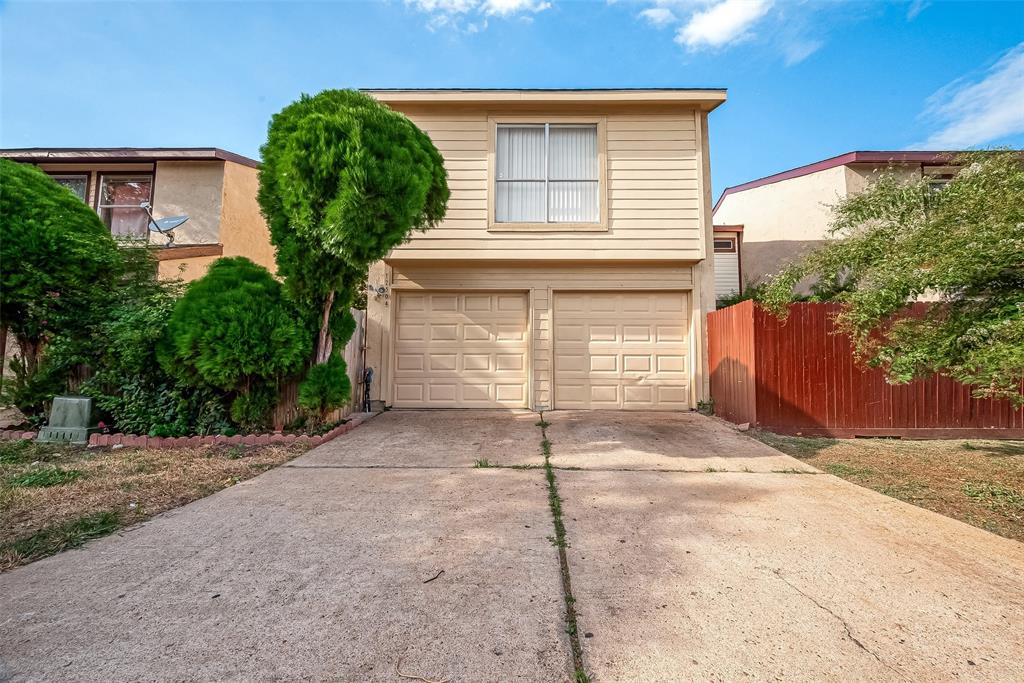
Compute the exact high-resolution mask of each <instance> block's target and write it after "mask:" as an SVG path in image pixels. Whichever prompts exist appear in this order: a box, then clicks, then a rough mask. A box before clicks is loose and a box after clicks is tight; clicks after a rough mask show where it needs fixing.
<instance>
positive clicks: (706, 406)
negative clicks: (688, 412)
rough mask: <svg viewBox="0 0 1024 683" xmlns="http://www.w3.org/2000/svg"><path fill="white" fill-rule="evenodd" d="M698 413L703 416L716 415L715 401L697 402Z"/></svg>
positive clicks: (711, 399)
mask: <svg viewBox="0 0 1024 683" xmlns="http://www.w3.org/2000/svg"><path fill="white" fill-rule="evenodd" d="M697 412H698V413H700V414H701V415H714V414H715V399H713V398H709V399H708V400H706V401H697Z"/></svg>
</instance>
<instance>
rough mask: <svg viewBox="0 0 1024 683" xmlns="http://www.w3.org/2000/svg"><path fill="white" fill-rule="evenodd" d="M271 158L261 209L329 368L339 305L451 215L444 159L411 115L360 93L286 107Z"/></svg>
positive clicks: (278, 118)
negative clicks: (412, 239)
mask: <svg viewBox="0 0 1024 683" xmlns="http://www.w3.org/2000/svg"><path fill="white" fill-rule="evenodd" d="M261 153H262V156H263V165H262V167H261V169H260V189H259V203H260V208H261V209H262V211H263V215H264V217H265V218H266V219H267V223H268V224H269V226H270V235H271V241H272V242H273V243H274V245H275V246H276V247H277V266H278V273H279V275H281V276H283V277H284V279H285V286H286V287H287V289H288V291H289V293H290V295H291V296H292V298H293V299H294V300H295V301H296V303H297V304H298V305H299V306H300V307H301V309H302V312H303V314H304V316H306V317H307V319H308V320H309V322H310V325H311V327H312V328H319V334H318V338H317V344H316V353H315V356H314V363H316V364H322V363H326V362H327V361H328V360H329V359H330V356H331V351H332V348H333V335H332V334H331V328H332V325H333V326H335V327H336V326H337V325H338V323H337V322H335V323H332V321H331V318H332V309H334V307H335V304H337V305H338V308H340V309H342V310H343V311H344V310H347V308H348V305H349V304H350V302H351V301H352V298H353V296H354V294H355V289H356V287H357V286H358V285H359V284H360V283H361V282H362V278H363V277H365V273H366V269H367V268H368V267H369V264H371V263H372V262H374V261H376V260H378V259H380V258H382V257H384V256H385V255H386V254H387V253H388V251H389V250H391V249H392V248H393V247H395V246H397V245H399V244H401V243H402V242H403V241H405V240H406V239H408V237H409V235H410V233H412V232H413V231H416V230H426V229H428V228H430V227H433V226H434V225H436V224H437V223H438V222H440V220H441V219H442V218H443V217H444V214H445V207H446V205H447V202H448V183H447V179H446V173H445V168H444V162H443V160H442V158H441V155H440V153H439V152H438V151H437V149H436V148H435V147H434V144H433V143H432V142H431V140H430V138H429V137H428V136H427V135H426V133H424V132H423V131H421V130H420V129H419V128H417V127H416V126H415V125H413V123H412V122H411V121H409V119H407V118H406V117H405V116H403V115H402V114H399V113H397V112H395V111H392V110H391V109H389V108H388V107H386V106H384V105H382V104H381V103H379V102H377V101H376V100H374V99H373V98H371V97H369V96H367V95H364V94H362V93H359V92H356V91H353V90H326V91H324V92H322V93H320V94H319V95H316V96H313V97H310V96H308V95H303V96H302V97H301V98H300V99H299V100H298V101H297V102H294V103H293V104H290V105H289V106H287V107H285V108H284V109H283V110H281V112H280V113H278V114H276V115H275V116H274V117H273V118H272V119H271V121H270V127H269V130H268V133H267V142H266V144H265V145H263V147H262V149H261Z"/></svg>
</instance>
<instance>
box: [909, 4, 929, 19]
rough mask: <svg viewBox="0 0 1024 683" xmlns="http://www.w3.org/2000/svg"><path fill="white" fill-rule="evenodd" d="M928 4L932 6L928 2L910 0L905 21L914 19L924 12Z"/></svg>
mask: <svg viewBox="0 0 1024 683" xmlns="http://www.w3.org/2000/svg"><path fill="white" fill-rule="evenodd" d="M930 4H932V3H931V1H930V0H912V1H911V3H910V7H908V8H907V21H913V20H914V19H916V18H917V15H918V14H920V13H921V12H923V11H925V10H926V9H927V8H928V5H930Z"/></svg>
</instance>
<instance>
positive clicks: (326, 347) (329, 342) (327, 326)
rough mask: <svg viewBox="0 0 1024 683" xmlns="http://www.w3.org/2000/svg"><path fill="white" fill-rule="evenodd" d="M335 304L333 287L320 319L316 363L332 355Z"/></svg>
mask: <svg viewBox="0 0 1024 683" xmlns="http://www.w3.org/2000/svg"><path fill="white" fill-rule="evenodd" d="M332 306H334V290H333V289H332V290H331V291H330V293H329V294H328V295H327V300H326V301H324V314H323V318H322V319H321V321H320V336H319V337H318V338H317V341H316V363H315V364H316V365H321V364H323V363H326V362H327V359H328V358H330V357H331V350H332V349H333V348H334V340H333V339H332V338H331V307H332Z"/></svg>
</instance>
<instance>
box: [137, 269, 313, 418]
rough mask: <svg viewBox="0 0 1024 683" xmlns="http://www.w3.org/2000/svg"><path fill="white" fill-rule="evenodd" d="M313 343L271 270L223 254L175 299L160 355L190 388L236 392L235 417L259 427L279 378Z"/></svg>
mask: <svg viewBox="0 0 1024 683" xmlns="http://www.w3.org/2000/svg"><path fill="white" fill-rule="evenodd" d="M310 343H311V340H310V335H309V333H308V331H307V330H306V329H305V328H304V327H303V326H302V325H301V324H300V323H299V322H297V321H296V319H295V318H294V317H293V316H292V314H291V311H290V305H289V304H288V302H287V301H286V300H285V298H284V296H283V292H282V289H281V285H280V283H278V281H277V280H275V279H274V278H273V277H272V276H271V275H270V273H269V272H268V271H267V269H266V268H263V267H262V266H258V265H256V264H255V263H253V262H252V261H250V260H248V259H246V258H242V257H235V258H222V259H218V260H217V261H215V262H214V263H213V265H211V266H210V269H209V271H208V272H207V274H206V275H204V276H203V277H202V278H200V279H199V280H196V281H195V282H193V283H192V284H191V285H190V286H189V288H188V290H187V291H186V292H185V295H184V296H183V297H182V298H181V299H180V300H179V301H178V302H177V304H175V307H174V310H173V312H172V313H171V316H170V319H169V321H168V323H167V331H166V334H165V336H164V339H163V341H162V342H161V344H160V346H159V349H158V353H157V355H158V358H159V361H160V365H161V367H162V368H163V369H164V371H165V372H167V373H168V374H169V375H171V376H173V377H176V378H178V379H179V381H181V382H183V383H185V384H187V385H188V386H191V387H212V388H214V389H218V390H220V391H223V392H227V393H228V394H230V395H231V396H233V402H232V406H231V414H232V417H233V419H235V421H236V422H238V423H239V424H242V425H243V426H246V427H252V426H257V425H258V424H260V423H261V421H262V420H263V419H264V418H265V416H266V413H267V412H269V409H270V408H272V407H273V399H272V398H268V397H270V396H271V395H272V394H273V393H274V392H276V387H277V386H278V384H279V382H280V380H281V379H283V378H284V377H286V376H288V375H290V374H293V373H297V372H298V371H300V370H301V369H302V367H303V365H304V363H305V360H306V358H307V357H308V355H309V350H310Z"/></svg>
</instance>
